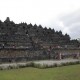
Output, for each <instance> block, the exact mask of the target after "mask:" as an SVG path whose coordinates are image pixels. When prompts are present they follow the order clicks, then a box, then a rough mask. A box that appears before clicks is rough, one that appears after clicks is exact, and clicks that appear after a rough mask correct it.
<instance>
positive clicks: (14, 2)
mask: <svg viewBox="0 0 80 80" xmlns="http://www.w3.org/2000/svg"><path fill="white" fill-rule="evenodd" d="M6 17H10V19H11V20H13V21H14V22H15V23H20V22H27V23H28V24H29V23H32V24H33V25H34V24H35V23H36V24H37V25H39V24H41V25H42V26H43V27H45V26H46V27H48V28H49V27H51V28H54V29H55V30H62V32H63V34H65V33H68V34H69V35H70V37H71V38H72V39H75V38H80V0H0V20H2V21H4V20H5V19H6Z"/></svg>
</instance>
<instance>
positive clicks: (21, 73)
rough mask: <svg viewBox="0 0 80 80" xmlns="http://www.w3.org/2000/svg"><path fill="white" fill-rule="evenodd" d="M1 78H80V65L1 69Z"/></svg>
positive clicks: (31, 79) (34, 79)
mask: <svg viewBox="0 0 80 80" xmlns="http://www.w3.org/2000/svg"><path fill="white" fill-rule="evenodd" d="M0 80H80V65H71V66H64V67H56V68H47V69H37V68H30V67H29V68H21V69H12V70H0Z"/></svg>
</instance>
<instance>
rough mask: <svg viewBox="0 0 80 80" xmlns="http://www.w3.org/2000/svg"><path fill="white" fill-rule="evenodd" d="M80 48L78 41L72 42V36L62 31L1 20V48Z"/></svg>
mask: <svg viewBox="0 0 80 80" xmlns="http://www.w3.org/2000/svg"><path fill="white" fill-rule="evenodd" d="M79 46H80V43H79V42H78V40H70V36H69V35H68V34H65V35H63V34H62V31H55V30H54V29H51V28H49V29H47V28H46V27H45V28H43V27H42V26H41V25H39V26H37V25H36V24H35V25H32V24H31V23H30V24H27V23H19V24H15V23H14V22H13V21H10V19H9V17H7V18H6V20H5V21H4V22H2V21H1V20H0V47H5V48H11V47H13V48H14V47H15V48H33V49H42V48H50V47H52V48H55V47H57V48H62V47H79Z"/></svg>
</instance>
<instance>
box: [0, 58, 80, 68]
mask: <svg viewBox="0 0 80 80" xmlns="http://www.w3.org/2000/svg"><path fill="white" fill-rule="evenodd" d="M76 61H80V59H63V60H40V61H29V62H34V63H36V64H41V65H43V64H47V65H53V64H55V63H56V64H61V63H67V62H76ZM29 62H17V63H4V64H0V67H5V68H6V67H8V66H18V65H19V64H20V65H26V63H29Z"/></svg>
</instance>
